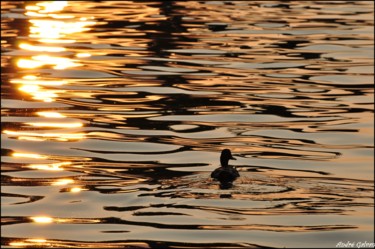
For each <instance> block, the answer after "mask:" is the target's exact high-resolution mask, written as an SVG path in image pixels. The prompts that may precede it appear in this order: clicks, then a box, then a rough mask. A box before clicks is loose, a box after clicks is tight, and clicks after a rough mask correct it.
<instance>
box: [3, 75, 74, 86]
mask: <svg viewBox="0 0 375 249" xmlns="http://www.w3.org/2000/svg"><path fill="white" fill-rule="evenodd" d="M10 83H13V84H24V85H41V86H61V85H64V84H67V83H68V82H67V81H65V80H41V79H40V78H39V77H37V76H35V75H26V76H23V77H22V79H12V80H10Z"/></svg>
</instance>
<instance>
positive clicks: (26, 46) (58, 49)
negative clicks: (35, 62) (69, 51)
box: [19, 43, 66, 52]
mask: <svg viewBox="0 0 375 249" xmlns="http://www.w3.org/2000/svg"><path fill="white" fill-rule="evenodd" d="M19 47H20V48H22V49H25V50H29V51H37V52H62V51H65V50H66V49H65V48H63V47H47V46H33V45H30V44H27V43H21V44H20V45H19Z"/></svg>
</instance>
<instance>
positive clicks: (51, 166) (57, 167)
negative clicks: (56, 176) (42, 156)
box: [25, 162, 72, 171]
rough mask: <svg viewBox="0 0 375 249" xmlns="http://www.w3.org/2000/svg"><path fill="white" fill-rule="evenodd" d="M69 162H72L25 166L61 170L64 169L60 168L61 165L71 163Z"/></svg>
mask: <svg viewBox="0 0 375 249" xmlns="http://www.w3.org/2000/svg"><path fill="white" fill-rule="evenodd" d="M71 164H72V163H71V162H61V163H49V164H30V165H28V166H25V167H26V168H30V169H37V170H48V171H63V170H64V169H63V168H61V167H62V166H66V165H71Z"/></svg>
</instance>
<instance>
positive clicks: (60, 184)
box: [51, 179, 74, 186]
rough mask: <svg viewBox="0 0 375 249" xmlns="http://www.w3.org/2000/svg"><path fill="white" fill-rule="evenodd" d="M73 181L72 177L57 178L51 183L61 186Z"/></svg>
mask: <svg viewBox="0 0 375 249" xmlns="http://www.w3.org/2000/svg"><path fill="white" fill-rule="evenodd" d="M71 183H74V180H72V179H59V180H57V181H55V182H53V183H52V184H51V185H52V186H63V185H68V184H71Z"/></svg>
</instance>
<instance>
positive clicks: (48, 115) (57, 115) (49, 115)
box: [36, 112, 66, 118]
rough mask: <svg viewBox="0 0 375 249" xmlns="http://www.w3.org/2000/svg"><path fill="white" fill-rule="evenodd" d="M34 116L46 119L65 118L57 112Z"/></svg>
mask: <svg viewBox="0 0 375 249" xmlns="http://www.w3.org/2000/svg"><path fill="white" fill-rule="evenodd" d="M36 114H38V115H39V116H42V117H46V118H65V117H66V116H64V115H62V114H61V113H58V112H37V113H36Z"/></svg>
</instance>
